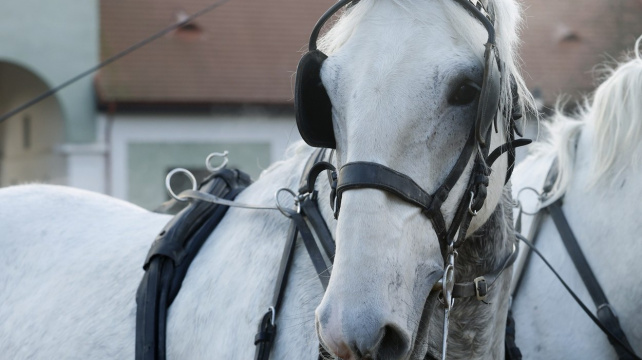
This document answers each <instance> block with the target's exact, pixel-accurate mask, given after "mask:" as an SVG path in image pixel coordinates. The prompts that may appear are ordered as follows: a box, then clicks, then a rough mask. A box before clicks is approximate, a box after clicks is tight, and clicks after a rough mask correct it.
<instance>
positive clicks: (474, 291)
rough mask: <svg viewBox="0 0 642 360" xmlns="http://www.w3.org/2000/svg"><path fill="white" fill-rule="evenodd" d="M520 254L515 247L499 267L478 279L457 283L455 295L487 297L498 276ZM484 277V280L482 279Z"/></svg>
mask: <svg viewBox="0 0 642 360" xmlns="http://www.w3.org/2000/svg"><path fill="white" fill-rule="evenodd" d="M518 254H519V253H518V252H517V250H516V249H513V252H511V253H510V255H508V256H507V257H506V260H504V261H503V262H502V264H501V265H500V266H499V267H498V268H497V269H495V270H493V271H492V272H490V273H488V274H485V275H483V276H480V277H478V278H477V279H479V280H478V281H469V282H461V283H455V286H454V288H453V297H454V298H466V297H485V296H486V294H487V293H488V290H490V287H491V286H492V285H493V284H494V283H495V281H496V280H497V278H499V276H500V275H501V274H502V273H503V272H504V270H506V269H507V268H509V267H510V266H511V265H513V263H515V260H516V259H517V255H518ZM482 278H483V281H482V280H481V279H482Z"/></svg>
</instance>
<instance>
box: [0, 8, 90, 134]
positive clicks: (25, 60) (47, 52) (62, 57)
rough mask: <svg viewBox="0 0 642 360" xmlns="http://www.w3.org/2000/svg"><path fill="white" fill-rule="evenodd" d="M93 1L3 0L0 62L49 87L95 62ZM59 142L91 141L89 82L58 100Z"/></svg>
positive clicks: (86, 81) (83, 82) (74, 86)
mask: <svg viewBox="0 0 642 360" xmlns="http://www.w3.org/2000/svg"><path fill="white" fill-rule="evenodd" d="M99 26H100V21H99V16H98V0H82V1H79V0H20V1H5V2H3V4H2V11H0V44H2V46H0V61H5V62H9V63H13V64H17V65H20V66H23V67H25V68H27V69H31V70H32V71H34V72H35V73H37V74H39V76H41V77H42V79H43V81H44V82H45V83H46V84H48V85H49V86H50V87H52V86H55V85H57V84H60V83H62V82H63V81H65V80H67V79H69V78H71V77H72V76H74V75H77V74H78V73H79V72H81V71H83V70H85V69H88V68H90V67H91V66H93V65H95V64H96V63H97V62H98V51H99V45H98V44H99V43H98V39H99V38H98V36H99V35H98V34H99V33H98V31H99ZM59 101H60V104H61V108H62V112H63V117H64V123H65V141H66V142H68V143H87V142H92V141H94V140H95V136H96V124H95V110H94V109H95V104H94V92H93V85H92V77H91V76H89V77H87V78H85V79H83V80H80V81H79V82H77V83H75V84H74V85H71V86H70V87H69V88H67V89H65V90H64V91H62V92H61V93H60V95H59Z"/></svg>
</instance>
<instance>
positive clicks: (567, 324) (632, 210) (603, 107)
mask: <svg viewBox="0 0 642 360" xmlns="http://www.w3.org/2000/svg"><path fill="white" fill-rule="evenodd" d="M640 41H642V38H640V39H638V41H637V43H636V52H635V56H634V57H633V59H632V60H630V61H628V62H624V63H622V64H618V65H617V66H616V67H615V68H613V69H609V71H608V73H607V74H608V75H609V76H608V78H607V79H606V80H605V81H604V82H603V83H602V84H601V85H600V86H599V87H598V88H597V90H596V91H595V94H594V95H593V99H592V101H589V100H587V101H586V104H585V105H584V106H583V108H582V109H581V111H580V112H579V113H578V115H577V116H575V117H567V116H565V115H563V114H562V113H561V112H560V111H557V113H556V114H555V116H554V117H553V119H552V122H551V123H550V124H549V125H548V126H547V130H548V131H547V133H548V134H549V135H550V140H549V141H548V142H546V143H540V144H538V145H537V146H536V147H535V148H533V150H534V152H533V153H532V154H531V155H529V156H528V157H527V158H526V159H525V160H524V161H523V162H522V163H520V164H519V165H518V166H517V168H516V169H515V174H514V176H513V194H514V196H515V197H517V196H518V193H519V192H520V191H521V189H523V188H525V187H532V188H534V189H536V190H538V191H540V192H541V189H542V186H543V183H544V179H545V177H546V174H547V172H548V169H549V168H550V167H551V163H552V159H553V158H555V157H557V158H558V159H559V164H558V170H559V176H558V179H557V182H556V184H555V186H554V188H553V190H552V196H551V198H550V200H549V201H547V203H550V202H552V201H555V200H556V199H558V198H559V197H560V196H562V195H563V196H564V203H563V207H562V209H563V211H564V213H565V215H566V216H567V218H568V221H569V223H570V225H571V227H572V229H573V232H574V233H575V235H576V237H577V239H578V242H579V244H580V247H581V248H582V251H583V252H584V255H585V256H586V258H587V260H588V263H589V264H590V266H591V267H592V269H593V272H594V273H595V275H596V277H597V280H598V281H599V283H600V284H601V286H602V288H603V289H604V292H605V294H606V296H607V298H608V300H609V302H610V303H611V305H612V306H613V307H614V308H615V310H616V311H617V313H618V314H619V321H620V324H621V326H622V329H623V330H624V332H625V333H626V336H627V338H628V340H629V342H630V343H631V345H632V347H633V349H634V350H635V352H636V353H637V354H638V355H639V354H642V314H641V313H640V306H641V305H642V300H640V299H642V275H641V274H642V262H641V261H640V259H639V256H640V254H642V241H640V239H639V237H640V234H641V233H642V222H640V216H639V213H640V210H642V208H641V207H640V199H642V182H641V181H640V179H641V178H642V172H641V165H642V158H641V157H640V153H641V152H640V151H641V150H642V149H641V147H640V144H641V143H642V58H641V57H640ZM519 201H520V202H522V203H523V207H524V210H525V211H527V212H532V211H533V210H534V209H536V208H537V204H536V199H535V196H533V194H532V193H531V192H530V190H525V191H522V193H521V196H520V199H519ZM544 205H545V204H544ZM531 220H532V218H531V217H529V216H524V226H525V229H524V230H525V232H524V233H525V234H526V233H527V231H528V230H529V229H528V227H529V226H530V221H531ZM537 239H538V240H537V244H536V246H537V247H538V248H539V250H540V251H541V252H542V253H544V255H545V256H546V257H547V258H548V260H549V261H550V262H551V263H552V265H553V266H554V267H555V268H556V269H557V271H559V272H560V274H561V275H562V277H563V278H564V279H565V280H566V281H567V282H568V283H569V285H570V286H571V287H572V288H573V289H574V290H575V291H576V292H577V293H578V295H579V296H580V298H581V299H582V300H583V302H584V303H585V304H587V305H588V307H589V308H590V309H592V310H593V311H594V310H595V307H594V306H593V302H592V301H591V298H590V297H589V294H588V291H587V290H586V288H585V286H584V283H583V282H582V280H581V278H580V276H579V274H578V272H577V270H576V269H575V266H574V265H573V262H572V261H571V259H570V257H569V255H568V253H567V252H566V249H565V247H564V245H563V243H562V241H561V239H560V237H559V234H558V232H557V229H556V228H555V226H554V224H553V222H552V220H551V219H550V217H547V218H546V220H545V222H544V223H543V226H542V227H541V230H540V234H539V236H538V237H537ZM523 276H524V278H523V280H522V284H521V286H520V287H519V289H518V292H517V294H516V297H515V299H514V301H513V313H514V315H515V321H516V327H517V344H518V346H519V347H520V348H521V351H522V353H523V354H524V357H525V358H527V359H531V358H538V359H540V358H541V359H616V358H617V356H616V354H615V350H614V349H613V347H612V346H611V345H610V344H609V342H608V340H607V337H606V336H605V335H604V333H602V332H601V331H600V329H599V328H598V327H597V326H596V325H595V324H593V323H592V322H591V320H590V319H589V318H588V317H587V315H586V314H585V313H584V312H583V311H582V310H581V309H580V307H579V306H578V305H577V304H576V303H575V302H574V301H573V300H572V298H571V297H570V296H569V295H568V294H567V293H566V291H565V290H564V289H563V287H562V285H561V284H560V283H559V282H558V281H557V279H555V278H554V276H553V274H552V273H551V272H550V271H549V270H548V269H547V268H546V267H545V265H544V264H543V262H542V261H540V260H539V259H538V258H536V257H535V256H532V258H531V259H530V262H529V266H528V267H527V268H526V270H525V272H524V274H523Z"/></svg>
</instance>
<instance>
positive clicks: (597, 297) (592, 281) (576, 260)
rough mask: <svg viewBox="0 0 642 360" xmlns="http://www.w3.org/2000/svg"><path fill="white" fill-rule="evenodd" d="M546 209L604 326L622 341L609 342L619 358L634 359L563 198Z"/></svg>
mask: <svg viewBox="0 0 642 360" xmlns="http://www.w3.org/2000/svg"><path fill="white" fill-rule="evenodd" d="M545 210H546V211H547V212H548V213H549V214H550V215H551V218H552V219H553V222H554V223H555V227H556V228H557V231H558V232H559V234H560V237H561V238H562V242H563V243H564V246H565V247H566V251H567V252H568V254H569V255H570V257H571V259H572V260H573V264H574V265H575V268H576V269H577V272H578V273H579V274H580V277H581V278H582V281H583V282H584V286H586V289H587V290H588V292H589V294H590V295H591V299H592V300H593V303H594V304H595V306H596V307H597V317H598V319H599V320H600V322H601V323H602V324H603V325H604V327H605V328H607V329H608V330H609V331H610V332H611V333H612V334H613V336H615V337H617V338H618V339H619V340H620V341H621V342H618V341H615V340H614V339H612V338H611V337H609V342H610V343H611V345H612V346H613V348H615V352H616V353H617V355H618V358H620V359H633V358H634V357H632V354H631V353H630V349H631V344H630V343H629V341H628V339H627V338H626V334H625V333H624V331H623V330H622V327H621V326H620V321H619V320H618V318H617V315H616V314H615V310H614V309H613V307H612V306H611V304H609V301H608V299H607V298H606V294H604V291H603V290H602V287H601V286H600V283H599V282H598V281H597V278H596V277H595V274H594V273H593V270H592V269H591V267H590V265H589V264H588V262H587V261H586V257H585V256H584V253H583V252H582V249H581V248H580V245H579V243H578V242H577V238H575V235H574V234H573V231H572V230H571V227H570V225H569V224H568V220H567V219H566V216H564V212H563V211H562V200H561V199H559V200H557V201H555V202H554V203H552V204H551V205H549V206H547V207H546V208H545ZM623 345H624V346H623Z"/></svg>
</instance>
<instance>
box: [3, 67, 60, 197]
mask: <svg viewBox="0 0 642 360" xmlns="http://www.w3.org/2000/svg"><path fill="white" fill-rule="evenodd" d="M0 79H1V81H0V113H5V112H6V111H9V110H10V109H12V108H14V107H17V106H19V105H21V104H23V103H24V102H26V101H28V100H30V99H31V98H33V97H35V96H37V95H38V94H40V93H42V92H44V91H46V90H47V89H48V86H47V84H45V83H44V82H43V81H42V79H40V78H39V77H38V76H37V75H36V74H34V73H32V72H31V71H29V70H28V69H26V68H23V67H21V66H17V65H15V64H9V63H6V62H0ZM63 142H64V125H63V116H62V109H61V107H60V103H59V102H58V98H57V97H56V96H53V97H50V98H48V99H46V100H44V101H42V102H40V103H38V104H36V105H34V106H33V107H31V108H29V109H27V110H25V111H22V112H21V113H19V114H17V115H14V116H13V117H11V118H9V119H7V120H6V121H5V122H4V123H2V124H0V186H7V185H15V184H19V183H23V182H46V183H53V184H65V183H66V180H67V174H66V169H67V166H66V162H65V157H64V156H63V155H62V154H61V153H60V151H58V148H57V147H58V146H59V144H61V143H63Z"/></svg>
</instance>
